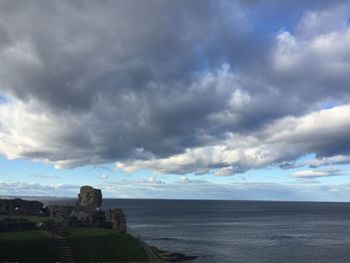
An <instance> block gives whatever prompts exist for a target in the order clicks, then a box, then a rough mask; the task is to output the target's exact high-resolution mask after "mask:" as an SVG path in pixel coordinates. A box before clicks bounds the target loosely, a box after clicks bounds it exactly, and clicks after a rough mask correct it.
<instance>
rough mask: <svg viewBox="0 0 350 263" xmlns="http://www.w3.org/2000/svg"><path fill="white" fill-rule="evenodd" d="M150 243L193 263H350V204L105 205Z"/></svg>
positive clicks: (176, 202)
mask: <svg viewBox="0 0 350 263" xmlns="http://www.w3.org/2000/svg"><path fill="white" fill-rule="evenodd" d="M103 206H104V208H108V207H121V208H123V209H124V211H125V212H126V214H127V220H128V225H129V226H130V228H131V229H132V230H133V232H136V233H137V234H139V235H140V236H141V237H142V238H143V239H144V240H145V241H146V242H147V243H149V244H153V245H156V246H158V247H159V248H161V249H166V250H170V251H173V252H182V253H185V254H188V255H197V256H199V257H198V259H196V260H195V261H192V262H244V263H247V262H274V263H275V262H283V263H288V262H293V263H294V262H297V263H304V262H305V263H306V262H307V263H310V262H317V263H323V262H327V263H329V262H350V203H311V202H254V201H179V200H120V199H106V200H104V204H103Z"/></svg>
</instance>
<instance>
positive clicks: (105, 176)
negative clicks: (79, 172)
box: [97, 174, 108, 180]
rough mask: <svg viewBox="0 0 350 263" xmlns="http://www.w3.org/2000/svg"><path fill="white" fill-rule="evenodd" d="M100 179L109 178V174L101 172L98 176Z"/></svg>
mask: <svg viewBox="0 0 350 263" xmlns="http://www.w3.org/2000/svg"><path fill="white" fill-rule="evenodd" d="M97 178H98V179H101V180H105V179H108V175H106V174H101V175H99V176H97Z"/></svg>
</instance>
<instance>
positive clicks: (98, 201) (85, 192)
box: [77, 185, 102, 210]
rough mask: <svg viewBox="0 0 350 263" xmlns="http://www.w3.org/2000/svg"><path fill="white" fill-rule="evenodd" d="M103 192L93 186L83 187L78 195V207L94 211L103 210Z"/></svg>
mask: <svg viewBox="0 0 350 263" xmlns="http://www.w3.org/2000/svg"><path fill="white" fill-rule="evenodd" d="M101 205H102V192H101V190H100V189H95V188H93V187H91V186H88V185H86V186H82V187H81V188H80V193H79V194H78V201H77V206H78V207H86V208H91V209H93V210H95V209H97V208H101Z"/></svg>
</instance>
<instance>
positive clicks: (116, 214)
mask: <svg viewBox="0 0 350 263" xmlns="http://www.w3.org/2000/svg"><path fill="white" fill-rule="evenodd" d="M105 214H106V221H107V222H111V223H112V227H113V229H116V230H118V231H120V232H121V233H126V232H127V225H126V216H125V214H124V211H123V209H120V208H114V209H108V211H106V212H105Z"/></svg>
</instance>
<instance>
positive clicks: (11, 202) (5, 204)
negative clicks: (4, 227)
mask: <svg viewBox="0 0 350 263" xmlns="http://www.w3.org/2000/svg"><path fill="white" fill-rule="evenodd" d="M0 214H2V215H31V216H39V215H46V214H47V211H46V209H45V208H44V204H43V203H41V202H38V201H27V200H22V199H20V198H15V199H0Z"/></svg>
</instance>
